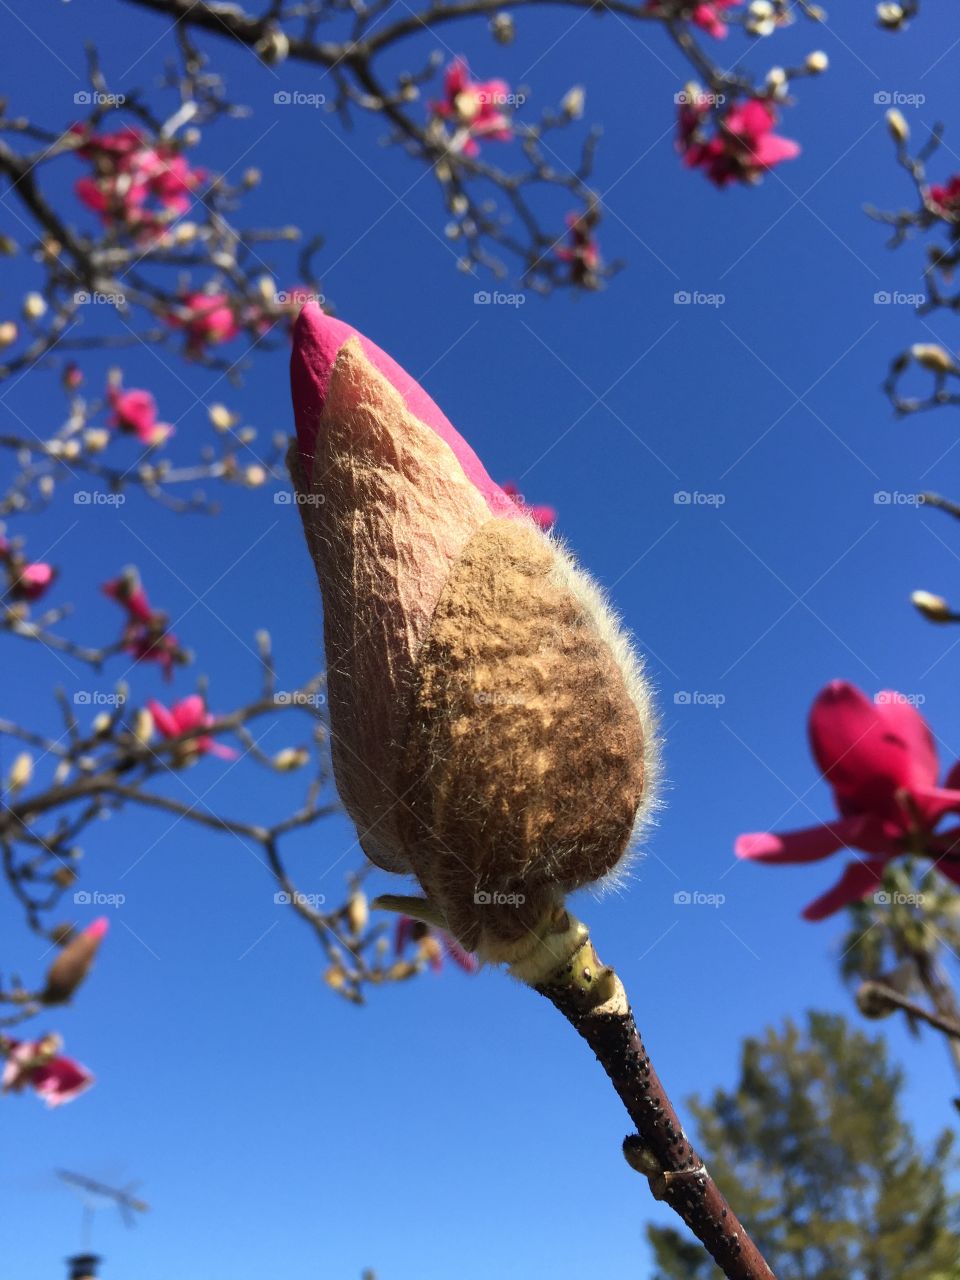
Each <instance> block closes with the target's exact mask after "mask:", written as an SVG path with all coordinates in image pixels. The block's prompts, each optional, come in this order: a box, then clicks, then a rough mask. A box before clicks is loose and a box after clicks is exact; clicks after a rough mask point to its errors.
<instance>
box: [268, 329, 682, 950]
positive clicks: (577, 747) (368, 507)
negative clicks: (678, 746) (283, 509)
mask: <svg viewBox="0 0 960 1280" xmlns="http://www.w3.org/2000/svg"><path fill="white" fill-rule="evenodd" d="M331 326H332V328H331ZM297 334H298V336H297V337H296V338H295V343H294V360H293V369H294V403H295V407H296V410H297V428H298V437H299V444H298V446H296V447H295V448H294V449H293V450H292V451H291V471H292V474H293V477H294V483H295V485H296V488H297V497H298V504H299V506H300V511H301V514H302V516H303V522H304V528H305V531H306V535H307V543H308V546H309V549H310V553H311V556H312V558H313V561H314V564H315V566H316V570H317V576H318V579H319V582H320V587H321V590H322V593H323V605H324V639H325V644H326V651H327V662H328V696H329V711H330V729H331V744H332V753H333V766H334V772H335V777H336V782H337V786H338V789H339V791H340V794H341V797H342V799H343V802H344V805H345V807H346V809H347V811H348V813H349V814H350V816H351V818H352V819H353V821H354V822H355V824H356V826H357V831H358V835H359V839H360V843H361V845H362V847H363V849H364V850H365V852H366V853H367V854H368V855H369V857H370V858H371V859H372V860H373V861H374V862H376V863H377V864H378V865H379V866H381V867H384V868H386V869H388V870H393V871H401V872H412V873H413V874H415V875H416V877H417V879H418V880H419V882H420V885H421V886H422V888H423V890H424V892H425V894H426V895H427V899H428V902H426V903H423V902H420V903H419V905H416V904H406V905H405V906H404V907H403V909H406V910H411V911H413V912H414V913H416V911H417V910H419V912H420V914H421V915H422V917H423V918H424V919H428V920H430V921H431V922H433V923H440V924H442V925H443V926H444V927H445V928H447V929H449V930H450V931H451V932H452V933H453V934H455V935H456V937H457V938H458V939H459V940H460V941H461V942H462V943H463V944H464V945H465V946H467V947H469V948H471V949H473V950H475V951H477V952H478V953H479V954H480V955H481V956H483V957H484V958H486V959H489V960H496V961H505V962H507V963H510V964H511V965H513V966H514V968H515V970H516V971H517V972H520V970H518V969H517V965H521V966H522V965H523V964H524V963H527V962H529V963H534V965H535V966H536V963H538V961H536V960H535V954H538V948H539V950H542V947H540V943H539V941H538V940H540V939H543V938H544V937H545V936H546V935H548V934H549V935H550V936H551V937H552V936H553V933H554V932H555V930H556V927H557V921H558V919H562V917H563V899H564V895H565V894H567V893H568V892H570V891H571V890H573V889H577V888H580V887H581V886H583V885H589V884H595V883H596V882H598V881H601V880H604V879H606V878H608V877H609V876H610V875H611V873H613V872H614V871H615V870H616V869H617V868H618V867H619V866H620V865H621V864H622V861H623V859H624V855H625V854H626V852H627V850H628V847H629V846H630V844H631V839H632V836H633V834H634V833H635V832H636V830H637V829H638V827H639V825H640V824H641V823H642V820H643V818H644V816H645V815H646V813H647V812H648V811H649V808H650V805H651V798H652V795H653V792H654V784H655V772H656V762H657V735H656V727H655V719H654V715H653V711H652V708H651V705H650V698H649V692H648V688H647V683H646V681H645V679H644V676H643V672H642V668H641V666H640V663H639V660H638V659H637V658H636V656H635V654H634V652H633V650H632V647H631V645H630V643H629V642H628V640H627V639H626V637H625V636H624V634H623V632H622V631H621V629H620V628H619V627H618V625H617V623H616V620H615V619H614V618H613V617H612V615H611V614H610V612H609V610H608V609H607V607H606V605H605V603H604V601H603V599H602V596H601V595H600V593H599V591H598V590H597V589H596V588H595V587H594V585H593V584H592V582H591V581H590V579H589V578H588V577H587V576H586V575H585V574H584V573H583V572H582V571H581V570H580V569H578V568H577V567H576V566H575V565H574V563H573V561H572V560H571V559H570V557H569V556H567V555H566V553H565V552H564V551H563V549H562V548H561V546H560V545H559V543H557V542H556V541H555V540H553V539H552V538H550V537H548V536H547V535H546V534H544V533H543V532H541V531H540V530H539V529H538V528H536V526H535V525H534V524H533V522H532V521H531V520H529V519H528V518H526V517H525V516H524V515H523V514H522V513H521V511H520V510H519V509H518V508H517V507H516V505H515V504H514V503H512V502H511V501H510V500H509V498H508V497H507V495H505V494H504V493H503V491H502V490H501V489H499V487H498V486H496V485H494V483H493V481H491V480H490V478H489V477H488V476H487V475H486V472H485V471H484V470H483V468H482V465H481V464H480V462H479V460H478V459H477V458H476V456H475V455H474V454H473V452H472V450H470V449H469V446H468V445H467V444H466V443H465V442H464V441H463V440H462V438H461V437H459V436H458V435H457V433H456V432H455V430H454V429H453V428H452V427H451V426H450V424H449V422H447V420H446V419H445V418H444V417H443V415H442V414H441V413H440V411H439V410H438V409H437V408H436V406H435V405H433V403H432V402H431V401H429V399H428V398H427V397H426V395H425V393H424V392H423V391H422V389H421V388H418V387H416V384H413V390H411V387H410V385H409V384H410V379H409V378H407V377H406V375H403V377H404V378H406V382H405V383H401V380H400V378H399V377H398V371H397V366H395V365H394V364H393V362H392V361H390V360H389V357H386V356H385V355H384V353H382V352H379V351H378V349H377V348H375V347H373V345H372V344H371V343H370V342H369V340H367V339H358V338H357V337H355V336H350V332H349V330H348V329H347V327H346V326H344V325H342V324H340V322H336V321H332V320H330V319H329V318H328V317H325V316H323V315H322V313H320V312H319V311H316V310H314V311H313V312H310V311H309V310H308V309H305V311H304V313H303V314H302V315H301V318H300V321H299V322H298V327H297ZM343 335H345V336H343ZM399 373H400V374H402V371H399ZM402 386H405V387H406V389H405V390H401V387H402ZM413 406H415V407H416V411H415V409H414V407H413ZM421 415H422V416H421ZM555 941H556V940H555V939H554V942H555ZM554 942H551V943H550V944H549V946H550V947H552V946H553V945H554ZM548 950H549V947H548ZM551 954H552V952H551Z"/></svg>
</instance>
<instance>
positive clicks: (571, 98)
mask: <svg viewBox="0 0 960 1280" xmlns="http://www.w3.org/2000/svg"><path fill="white" fill-rule="evenodd" d="M586 100H587V95H586V93H585V91H584V89H583V86H582V85H579V84H575V85H574V86H573V88H572V89H568V90H567V92H566V93H565V94H564V95H563V98H562V100H561V102H560V110H561V111H562V112H563V114H564V115H565V116H566V117H567V118H568V119H569V120H579V119H580V117H581V116H582V115H583V107H584V103H585V102H586Z"/></svg>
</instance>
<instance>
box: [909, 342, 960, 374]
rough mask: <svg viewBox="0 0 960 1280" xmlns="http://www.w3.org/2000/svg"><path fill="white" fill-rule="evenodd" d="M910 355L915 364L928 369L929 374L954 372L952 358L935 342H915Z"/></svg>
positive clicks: (954, 366) (954, 365) (954, 367)
mask: <svg viewBox="0 0 960 1280" xmlns="http://www.w3.org/2000/svg"><path fill="white" fill-rule="evenodd" d="M910 354H911V355H912V356H913V358H914V360H916V362H917V364H919V365H922V366H923V368H924V369H929V370H930V372H931V373H954V372H956V368H957V366H956V364H955V363H954V359H953V356H952V355H951V354H950V352H949V351H947V350H945V348H943V347H941V346H939V345H938V344H937V343H936V342H915V343H914V344H913V346H912V347H911V348H910Z"/></svg>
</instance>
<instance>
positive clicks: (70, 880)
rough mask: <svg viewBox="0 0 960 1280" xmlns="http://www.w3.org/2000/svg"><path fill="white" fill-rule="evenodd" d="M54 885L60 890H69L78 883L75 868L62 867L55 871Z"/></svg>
mask: <svg viewBox="0 0 960 1280" xmlns="http://www.w3.org/2000/svg"><path fill="white" fill-rule="evenodd" d="M52 879H53V883H54V884H55V885H56V886H57V888H59V889H69V888H70V886H71V885H72V884H76V882H77V873H76V871H74V869H73V867H66V866H60V867H57V869H56V871H54V873H53V876H52Z"/></svg>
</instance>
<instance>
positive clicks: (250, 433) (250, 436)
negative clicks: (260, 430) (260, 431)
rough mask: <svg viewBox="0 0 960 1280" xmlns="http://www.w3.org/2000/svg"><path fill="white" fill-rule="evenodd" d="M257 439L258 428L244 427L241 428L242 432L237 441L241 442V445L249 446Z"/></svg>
mask: <svg viewBox="0 0 960 1280" xmlns="http://www.w3.org/2000/svg"><path fill="white" fill-rule="evenodd" d="M256 438H257V429H256V427H243V428H241V430H240V431H238V432H237V439H238V440H239V441H240V443H241V444H249V443H250V442H251V440H256Z"/></svg>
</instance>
